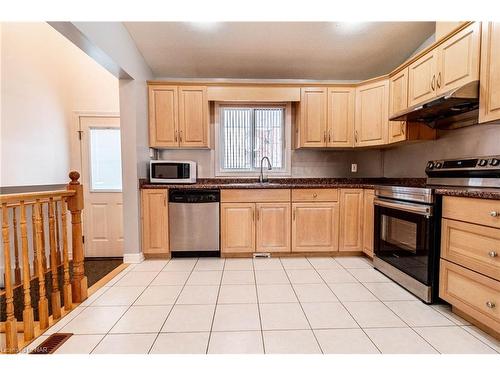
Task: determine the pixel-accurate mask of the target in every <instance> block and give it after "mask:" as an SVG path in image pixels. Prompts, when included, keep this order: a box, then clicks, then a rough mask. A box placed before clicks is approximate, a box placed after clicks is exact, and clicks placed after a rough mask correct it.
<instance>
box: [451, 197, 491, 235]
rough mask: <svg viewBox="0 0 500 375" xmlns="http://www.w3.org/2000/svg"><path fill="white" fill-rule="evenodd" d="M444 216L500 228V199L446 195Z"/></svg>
mask: <svg viewBox="0 0 500 375" xmlns="http://www.w3.org/2000/svg"><path fill="white" fill-rule="evenodd" d="M443 217H445V218H447V219H454V220H460V221H467V222H469V223H474V224H481V225H488V226H490V227H495V228H500V201H497V200H492V199H476V198H462V197H444V198H443Z"/></svg>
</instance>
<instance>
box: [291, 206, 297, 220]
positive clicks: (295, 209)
mask: <svg viewBox="0 0 500 375" xmlns="http://www.w3.org/2000/svg"><path fill="white" fill-rule="evenodd" d="M295 211H297V207H295V208H294V209H293V215H292V216H293V221H295Z"/></svg>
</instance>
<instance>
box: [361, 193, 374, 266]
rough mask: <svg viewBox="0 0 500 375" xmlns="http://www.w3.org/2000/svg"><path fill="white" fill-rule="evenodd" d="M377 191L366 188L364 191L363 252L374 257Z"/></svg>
mask: <svg viewBox="0 0 500 375" xmlns="http://www.w3.org/2000/svg"><path fill="white" fill-rule="evenodd" d="M374 199H375V192H374V191H373V190H372V189H365V190H364V192H363V200H364V202H363V252H364V253H365V254H366V255H368V256H369V257H372V258H373V234H374V233H373V232H374V230H375V228H374V211H373V200H374Z"/></svg>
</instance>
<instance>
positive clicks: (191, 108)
mask: <svg viewBox="0 0 500 375" xmlns="http://www.w3.org/2000/svg"><path fill="white" fill-rule="evenodd" d="M208 133H209V115H208V99H207V88H206V87H201V86H181V87H179V141H180V145H181V147H189V148H198V147H200V148H204V147H208V138H209V137H208Z"/></svg>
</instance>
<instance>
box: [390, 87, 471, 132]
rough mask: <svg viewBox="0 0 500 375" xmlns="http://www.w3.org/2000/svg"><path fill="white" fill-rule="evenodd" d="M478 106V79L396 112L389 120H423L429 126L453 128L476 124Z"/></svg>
mask: <svg viewBox="0 0 500 375" xmlns="http://www.w3.org/2000/svg"><path fill="white" fill-rule="evenodd" d="M478 108H479V81H473V82H469V83H467V84H465V85H463V86H460V87H459V88H456V89H453V90H450V91H448V92H446V93H444V94H442V95H440V96H438V97H436V98H432V99H429V100H427V101H425V102H424V103H420V104H418V105H414V106H412V107H409V108H407V109H405V110H404V111H401V112H399V113H396V114H394V115H393V116H391V117H390V118H389V120H392V121H408V122H423V123H425V124H426V125H428V126H430V127H431V128H439V129H453V128H458V127H463V126H468V125H474V124H477V121H478V113H479V109H478Z"/></svg>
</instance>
